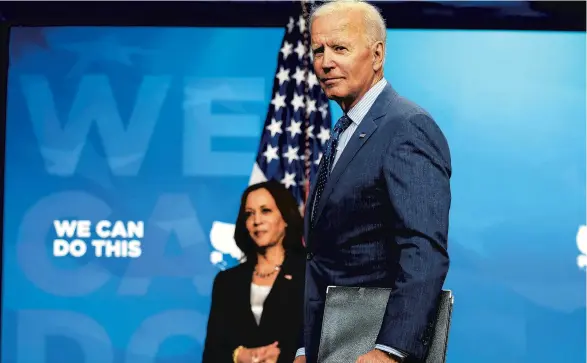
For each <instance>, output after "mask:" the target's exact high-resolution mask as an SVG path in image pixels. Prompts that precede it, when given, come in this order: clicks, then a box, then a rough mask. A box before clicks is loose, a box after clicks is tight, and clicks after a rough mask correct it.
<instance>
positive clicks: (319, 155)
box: [314, 153, 322, 165]
mask: <svg viewBox="0 0 587 363" xmlns="http://www.w3.org/2000/svg"><path fill="white" fill-rule="evenodd" d="M320 160H322V153H319V154H318V157H317V158H316V160H314V164H315V165H320Z"/></svg>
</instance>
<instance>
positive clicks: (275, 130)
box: [266, 118, 281, 137]
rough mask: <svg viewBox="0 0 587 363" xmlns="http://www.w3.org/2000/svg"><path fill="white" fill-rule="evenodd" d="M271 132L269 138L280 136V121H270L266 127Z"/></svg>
mask: <svg viewBox="0 0 587 363" xmlns="http://www.w3.org/2000/svg"><path fill="white" fill-rule="evenodd" d="M266 129H267V130H269V132H271V137H275V135H276V134H281V121H277V120H276V119H274V118H272V119H271V124H270V125H268V126H267V127H266Z"/></svg>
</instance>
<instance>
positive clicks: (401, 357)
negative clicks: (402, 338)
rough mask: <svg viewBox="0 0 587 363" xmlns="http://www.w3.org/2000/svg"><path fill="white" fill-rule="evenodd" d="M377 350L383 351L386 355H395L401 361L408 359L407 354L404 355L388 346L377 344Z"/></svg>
mask: <svg viewBox="0 0 587 363" xmlns="http://www.w3.org/2000/svg"><path fill="white" fill-rule="evenodd" d="M375 349H379V350H382V351H384V352H386V353H389V354H393V355H395V356H397V357H398V358H400V359H405V358H406V357H407V354H406V353H404V352H402V351H400V350H397V349H394V348H391V347H388V346H387V345H381V344H375Z"/></svg>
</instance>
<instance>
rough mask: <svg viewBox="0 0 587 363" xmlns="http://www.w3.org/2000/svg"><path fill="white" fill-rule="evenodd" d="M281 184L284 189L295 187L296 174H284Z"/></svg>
mask: <svg viewBox="0 0 587 363" xmlns="http://www.w3.org/2000/svg"><path fill="white" fill-rule="evenodd" d="M281 184H284V185H285V187H286V188H288V189H289V188H291V187H293V186H295V185H296V173H289V172H287V171H286V172H285V175H284V176H283V179H281Z"/></svg>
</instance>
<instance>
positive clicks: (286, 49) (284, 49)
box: [280, 40, 293, 60]
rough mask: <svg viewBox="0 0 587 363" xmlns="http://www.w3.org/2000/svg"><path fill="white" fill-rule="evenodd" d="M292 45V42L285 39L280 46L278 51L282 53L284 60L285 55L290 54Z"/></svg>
mask: <svg viewBox="0 0 587 363" xmlns="http://www.w3.org/2000/svg"><path fill="white" fill-rule="evenodd" d="M292 47H293V44H291V43H288V42H287V40H286V41H285V42H284V43H283V47H281V50H280V52H281V53H282V54H283V59H284V60H286V59H287V57H289V55H290V54H291V52H292Z"/></svg>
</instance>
